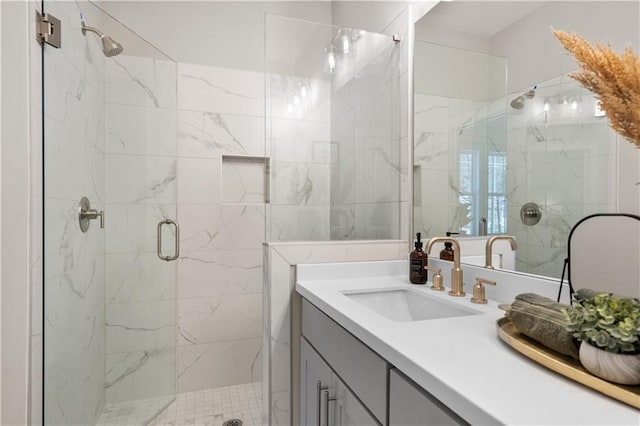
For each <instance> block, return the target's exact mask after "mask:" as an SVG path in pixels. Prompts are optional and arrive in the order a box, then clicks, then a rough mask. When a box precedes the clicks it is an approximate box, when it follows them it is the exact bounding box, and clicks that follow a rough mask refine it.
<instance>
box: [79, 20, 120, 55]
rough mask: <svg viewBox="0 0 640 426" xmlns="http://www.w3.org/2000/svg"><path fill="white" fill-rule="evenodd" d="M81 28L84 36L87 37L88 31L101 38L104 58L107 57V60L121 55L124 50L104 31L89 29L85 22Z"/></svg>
mask: <svg viewBox="0 0 640 426" xmlns="http://www.w3.org/2000/svg"><path fill="white" fill-rule="evenodd" d="M80 28H81V29H82V34H84V35H86V34H87V31H89V32H92V33H95V34H97V35H98V36H99V37H100V41H102V53H104V56H106V57H107V58H110V57H112V56H116V55H119V54H120V53H122V51H123V50H124V49H123V47H122V45H121V44H120V43H118V42H117V41H115V40H114V39H112V38H111V37H109V36H108V35H105V34H103V33H102V31H100V30H98V29H97V28H93V27H88V26H87V25H86V24H85V23H84V21H82V23H81V24H80Z"/></svg>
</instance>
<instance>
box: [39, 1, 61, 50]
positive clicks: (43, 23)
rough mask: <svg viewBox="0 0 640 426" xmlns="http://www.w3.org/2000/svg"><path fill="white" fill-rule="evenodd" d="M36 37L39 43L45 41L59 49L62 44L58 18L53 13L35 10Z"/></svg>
mask: <svg viewBox="0 0 640 426" xmlns="http://www.w3.org/2000/svg"><path fill="white" fill-rule="evenodd" d="M36 38H37V39H38V41H39V42H40V43H47V44H50V45H51V46H53V47H55V48H58V49H59V48H60V46H61V45H62V24H61V23H60V20H59V19H58V18H56V17H55V16H53V15H49V14H48V13H45V14H41V13H40V12H38V11H37V10H36Z"/></svg>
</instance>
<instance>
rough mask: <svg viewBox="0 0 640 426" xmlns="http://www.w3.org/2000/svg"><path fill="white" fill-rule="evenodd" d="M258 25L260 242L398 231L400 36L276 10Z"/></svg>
mask: <svg viewBox="0 0 640 426" xmlns="http://www.w3.org/2000/svg"><path fill="white" fill-rule="evenodd" d="M265 28H266V32H265V86H266V122H267V128H266V130H267V138H266V140H267V147H266V152H268V153H270V158H269V164H270V177H271V180H272V184H271V188H272V189H271V199H270V203H269V205H268V218H267V229H266V238H267V241H270V242H278V241H328V240H371V239H397V238H400V201H401V178H402V176H403V175H404V176H406V170H403V168H402V164H401V158H400V153H401V152H403V150H402V146H403V143H406V138H404V139H403V138H402V135H401V124H402V123H401V96H400V93H401V89H402V86H401V84H400V75H401V74H402V72H403V70H402V68H401V64H402V61H401V54H402V48H401V47H402V43H401V40H400V38H399V37H397V36H396V37H395V38H394V36H392V35H389V34H378V33H372V32H368V31H364V30H358V29H351V28H341V27H337V26H333V25H326V24H319V23H315V22H308V21H303V20H298V19H291V18H286V17H281V16H275V15H267V16H266V22H265Z"/></svg>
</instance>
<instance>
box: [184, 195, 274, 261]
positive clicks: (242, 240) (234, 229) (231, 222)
mask: <svg viewBox="0 0 640 426" xmlns="http://www.w3.org/2000/svg"><path fill="white" fill-rule="evenodd" d="M178 214H179V220H180V223H181V224H182V225H181V230H180V232H181V233H180V238H181V240H180V244H181V248H182V250H184V251H185V252H187V251H211V250H218V249H227V250H233V249H245V248H246V249H252V248H253V249H255V248H258V247H260V246H261V244H262V242H263V241H264V232H265V231H264V228H265V226H264V224H265V219H264V215H265V207H264V206H255V205H254V206H250V205H249V206H242V205H225V206H214V205H210V206H206V205H187V206H184V208H181V209H180V210H179V212H178Z"/></svg>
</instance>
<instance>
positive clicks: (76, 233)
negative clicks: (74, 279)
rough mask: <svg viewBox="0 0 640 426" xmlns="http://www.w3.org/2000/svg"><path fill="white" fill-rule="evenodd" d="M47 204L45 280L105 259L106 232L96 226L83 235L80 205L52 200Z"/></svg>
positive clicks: (73, 202)
mask: <svg viewBox="0 0 640 426" xmlns="http://www.w3.org/2000/svg"><path fill="white" fill-rule="evenodd" d="M46 203H47V208H46V209H45V213H44V214H45V226H46V228H45V232H46V235H47V238H45V250H44V251H45V257H46V259H47V262H46V263H45V278H50V277H54V276H57V275H58V274H60V273H62V272H68V271H71V270H73V269H75V268H77V267H79V266H81V265H87V264H89V262H91V261H92V260H93V259H94V257H97V256H100V255H101V253H102V252H103V251H102V250H103V248H102V247H103V244H104V243H103V241H104V232H103V231H102V230H100V229H99V227H96V226H95V223H93V224H92V226H91V228H90V229H89V232H87V233H82V231H81V230H80V226H79V225H78V203H77V201H64V200H56V199H48V200H46ZM97 207H98V208H100V206H99V205H98V206H97ZM96 228H98V229H96Z"/></svg>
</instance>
